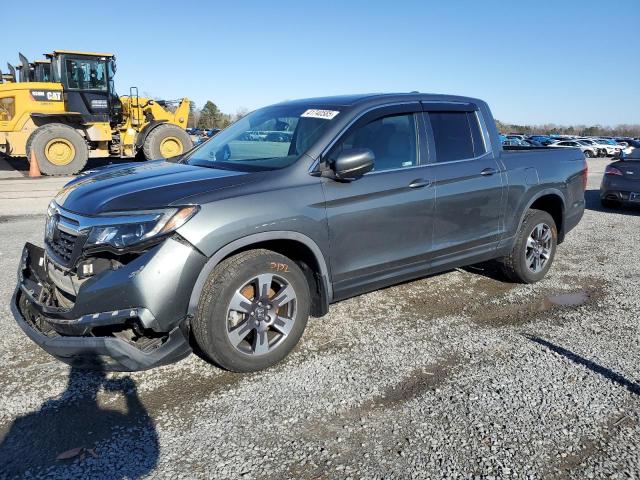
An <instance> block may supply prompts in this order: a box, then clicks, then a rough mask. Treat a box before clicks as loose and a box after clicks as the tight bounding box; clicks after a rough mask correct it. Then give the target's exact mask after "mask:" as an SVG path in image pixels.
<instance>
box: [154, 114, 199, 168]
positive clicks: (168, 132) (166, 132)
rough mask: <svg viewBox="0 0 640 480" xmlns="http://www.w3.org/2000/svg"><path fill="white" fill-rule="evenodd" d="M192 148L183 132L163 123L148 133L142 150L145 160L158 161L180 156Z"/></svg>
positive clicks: (189, 139) (186, 134)
mask: <svg viewBox="0 0 640 480" xmlns="http://www.w3.org/2000/svg"><path fill="white" fill-rule="evenodd" d="M192 147H193V142H191V137H189V134H188V133H187V132H186V131H185V130H183V129H182V128H180V127H178V126H176V125H169V124H166V123H165V124H162V125H158V126H157V127H155V128H154V129H153V130H151V132H149V135H147V138H146V139H145V141H144V145H143V146H142V150H143V152H144V157H145V158H146V159H147V160H160V159H163V158H171V157H177V156H178V155H182V154H183V153H185V152H187V151H188V150H190V149H191V148H192Z"/></svg>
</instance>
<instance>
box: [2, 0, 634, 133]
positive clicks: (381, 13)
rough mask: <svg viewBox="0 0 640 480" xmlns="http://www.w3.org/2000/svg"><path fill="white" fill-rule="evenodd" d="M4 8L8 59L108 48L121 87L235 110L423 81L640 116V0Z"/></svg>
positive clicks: (546, 110)
mask: <svg viewBox="0 0 640 480" xmlns="http://www.w3.org/2000/svg"><path fill="white" fill-rule="evenodd" d="M518 4H520V5H518ZM18 5H21V6H24V8H18ZM4 10H5V11H6V10H10V11H9V12H8V13H9V14H8V15H6V16H5V18H6V19H9V18H10V19H11V21H10V22H9V21H5V22H2V38H3V41H2V42H1V43H0V68H1V69H2V70H6V66H5V64H6V62H7V61H11V62H13V63H14V64H17V62H18V57H17V55H18V51H21V52H23V53H24V54H26V55H27V57H28V58H29V59H33V58H35V57H39V56H40V54H42V53H43V52H46V51H51V50H54V49H74V50H91V51H109V52H113V53H115V54H116V55H117V58H118V73H117V77H116V87H117V89H118V91H119V93H121V94H126V93H127V92H128V90H129V86H130V85H136V86H138V87H139V89H140V92H146V93H148V94H149V95H151V96H154V97H161V98H167V99H173V98H178V97H181V96H188V97H190V98H191V99H193V100H195V101H196V103H197V104H198V105H199V106H201V105H202V104H203V103H204V102H205V101H206V100H207V99H211V100H213V101H214V102H216V103H217V104H218V106H219V107H220V109H221V110H222V111H225V112H228V113H233V112H234V111H235V110H236V109H238V108H239V107H246V108H249V109H254V108H257V107H260V106H263V105H266V104H270V103H274V102H278V101H281V100H285V99H293V98H301V97H310V96H322V95H331V94H342V93H359V92H390V91H412V90H418V91H421V92H434V93H453V94H461V95H470V96H476V97H480V98H482V99H484V100H486V101H488V102H489V104H490V105H491V107H492V109H493V111H494V114H495V116H496V117H497V118H499V119H500V120H502V121H506V122H513V123H547V122H554V123H560V124H568V123H586V124H595V123H600V124H604V125H615V124H619V123H640V29H639V26H640V1H639V0H619V1H615V0H610V1H608V2H604V1H602V2H594V1H589V0H586V1H573V0H567V1H561V0H559V1H555V2H553V1H538V2H526V3H525V2H499V1H492V0H482V1H480V0H477V1H472V0H469V1H455V0H448V1H446V2H443V1H402V0H394V1H389V0H386V1H364V0H362V1H360V0H358V1H323V2H318V1H316V2H305V1H303V0H298V1H289V0H278V1H276V2H267V1H261V2H254V1H245V2H238V1H235V2H206V1H201V2H197V1H182V2H177V1H173V2H169V1H155V2H145V1H138V2H133V1H129V2H120V1H117V0H113V1H110V2H108V3H104V2H86V1H83V2H72V1H69V2H59V3H57V4H55V5H53V4H52V3H51V2H21V3H18V2H11V7H10V8H9V9H7V8H5V9H4Z"/></svg>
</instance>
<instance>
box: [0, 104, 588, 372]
mask: <svg viewBox="0 0 640 480" xmlns="http://www.w3.org/2000/svg"><path fill="white" fill-rule="evenodd" d="M586 177H587V169H586V163H585V159H584V156H583V154H582V152H581V151H580V150H578V149H545V148H537V149H535V148H534V149H516V150H505V149H503V147H502V145H501V142H500V139H499V136H498V132H497V130H496V127H495V123H494V120H493V117H492V115H491V112H490V110H489V108H488V106H487V105H486V104H485V103H484V102H483V101H481V100H477V99H474V98H467V97H458V96H443V95H427V94H417V93H411V94H375V95H355V96H336V97H328V98H316V99H308V100H298V101H290V102H285V103H281V104H277V105H273V106H270V107H266V108H262V109H259V110H256V111H254V112H252V113H250V114H249V115H247V116H246V117H244V118H242V119H241V120H239V121H238V122H236V123H235V124H233V125H232V126H230V127H229V128H227V129H225V130H223V131H222V132H221V133H219V134H218V135H217V136H215V137H213V138H212V139H210V140H209V141H207V142H205V143H204V144H202V145H200V146H198V147H196V148H195V149H193V150H191V151H190V152H188V153H187V154H186V155H184V156H183V157H182V158H180V159H177V160H175V161H173V162H167V161H157V162H148V163H138V164H126V165H112V166H107V167H105V168H102V169H99V170H94V171H89V172H86V173H85V174H83V175H80V176H79V177H78V178H76V179H74V180H73V181H71V182H70V183H68V184H67V185H66V186H65V187H64V188H63V189H62V190H61V191H60V192H59V193H58V194H57V196H56V197H55V199H54V200H53V201H52V202H51V204H50V207H49V210H48V213H47V222H46V228H45V238H44V248H39V247H37V246H35V245H32V244H27V245H25V248H24V250H23V255H22V259H21V262H20V267H19V272H18V286H17V288H16V292H15V295H14V298H13V301H12V305H13V312H14V315H15V317H16V319H17V322H18V323H19V325H20V326H21V327H22V329H23V330H24V332H25V333H26V334H27V335H28V336H29V337H30V338H31V339H32V340H33V341H35V342H36V343H37V344H38V345H40V346H41V347H42V348H43V349H44V350H46V351H47V352H49V353H51V354H52V355H54V356H55V357H57V358H59V359H60V360H63V361H65V362H68V363H70V364H73V365H76V366H79V367H82V366H92V365H100V368H103V369H108V370H140V369H146V368H151V367H154V366H157V365H162V364H166V363H169V362H173V361H177V360H179V359H181V358H183V357H185V356H187V355H188V354H189V353H190V352H192V350H193V349H197V350H199V351H200V353H201V355H203V356H205V357H207V358H208V359H209V360H211V361H212V362H213V363H215V364H217V365H219V366H221V367H223V368H226V369H229V370H233V371H242V372H247V371H255V370H260V369H263V368H266V367H269V366H271V365H273V364H275V363H276V362H278V361H280V360H281V359H283V358H284V357H285V356H286V355H287V354H288V353H289V352H290V351H291V350H292V349H293V348H294V346H295V345H296V344H297V342H298V341H299V339H300V337H301V335H302V333H303V330H304V329H305V326H306V324H307V319H308V317H309V315H313V316H315V317H321V316H323V315H324V314H326V313H327V311H328V309H329V305H330V304H331V303H333V302H337V301H339V300H342V299H345V298H348V297H352V296H354V295H359V294H362V293H364V292H367V291H371V290H375V289H378V288H382V287H385V286H388V285H391V284H395V283H399V282H403V281H407V280H411V279H415V278H419V277H423V276H425V275H429V274H432V273H435V272H441V271H444V270H447V269H451V268H454V267H459V266H464V265H469V264H474V263H478V262H481V261H486V260H491V259H496V260H497V261H498V262H500V265H501V266H502V268H503V270H504V272H505V274H506V276H507V277H508V278H510V279H511V280H513V281H517V282H529V283H530V282H536V281H538V280H540V279H541V278H542V277H543V276H544V275H545V274H546V273H547V271H548V270H549V268H550V266H551V263H552V261H553V258H554V255H555V253H556V247H557V245H558V244H559V243H560V242H562V241H563V239H564V237H565V235H566V234H567V232H568V231H569V230H571V229H572V228H573V227H575V226H576V224H577V223H578V222H579V221H580V218H581V217H582V214H583V211H584V206H585V202H584V189H585V184H586Z"/></svg>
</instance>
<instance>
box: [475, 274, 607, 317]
mask: <svg viewBox="0 0 640 480" xmlns="http://www.w3.org/2000/svg"><path fill="white" fill-rule="evenodd" d="M575 284H576V289H575V290H572V291H569V292H553V291H549V292H547V293H544V294H543V295H542V296H536V297H534V298H532V299H531V301H528V302H526V303H506V302H505V303H496V304H491V305H486V304H485V305H477V306H475V307H474V308H473V309H470V310H469V311H468V312H467V313H468V314H470V315H471V317H472V320H473V322H474V323H476V324H478V325H480V326H483V327H508V326H520V325H524V324H527V323H530V322H533V321H536V320H540V319H541V318H543V315H544V317H548V316H549V315H551V314H553V313H556V312H562V311H569V310H575V309H576V308H579V307H582V306H588V305H591V304H594V303H596V302H597V301H598V300H599V299H601V298H602V297H604V295H605V283H604V282H603V281H601V280H599V279H593V278H589V279H584V278H583V279H580V280H579V281H576V282H575Z"/></svg>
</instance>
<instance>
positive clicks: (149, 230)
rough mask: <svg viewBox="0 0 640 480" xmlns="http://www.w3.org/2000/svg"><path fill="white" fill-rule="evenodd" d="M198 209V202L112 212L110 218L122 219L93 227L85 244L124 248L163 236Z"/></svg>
mask: <svg viewBox="0 0 640 480" xmlns="http://www.w3.org/2000/svg"><path fill="white" fill-rule="evenodd" d="M198 210H199V207H198V206H196V205H190V206H188V207H179V208H168V209H165V210H154V211H149V210H147V211H141V212H135V211H133V212H121V213H115V214H114V213H110V214H109V217H111V218H110V220H111V221H112V220H113V217H117V218H118V222H117V223H110V224H109V225H96V226H94V227H92V228H91V231H90V232H89V235H88V237H87V241H86V243H85V247H87V248H94V247H100V246H110V247H113V248H116V249H123V248H127V247H130V246H132V245H135V244H137V243H142V242H146V241H149V240H152V239H154V238H159V237H162V236H164V235H166V234H168V233H171V232H173V231H174V230H176V229H178V228H180V227H181V226H182V225H184V224H185V223H186V222H187V221H188V220H189V219H190V218H191V217H193V216H194V215H195V214H196V213H197V212H198ZM120 220H121V221H120Z"/></svg>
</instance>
